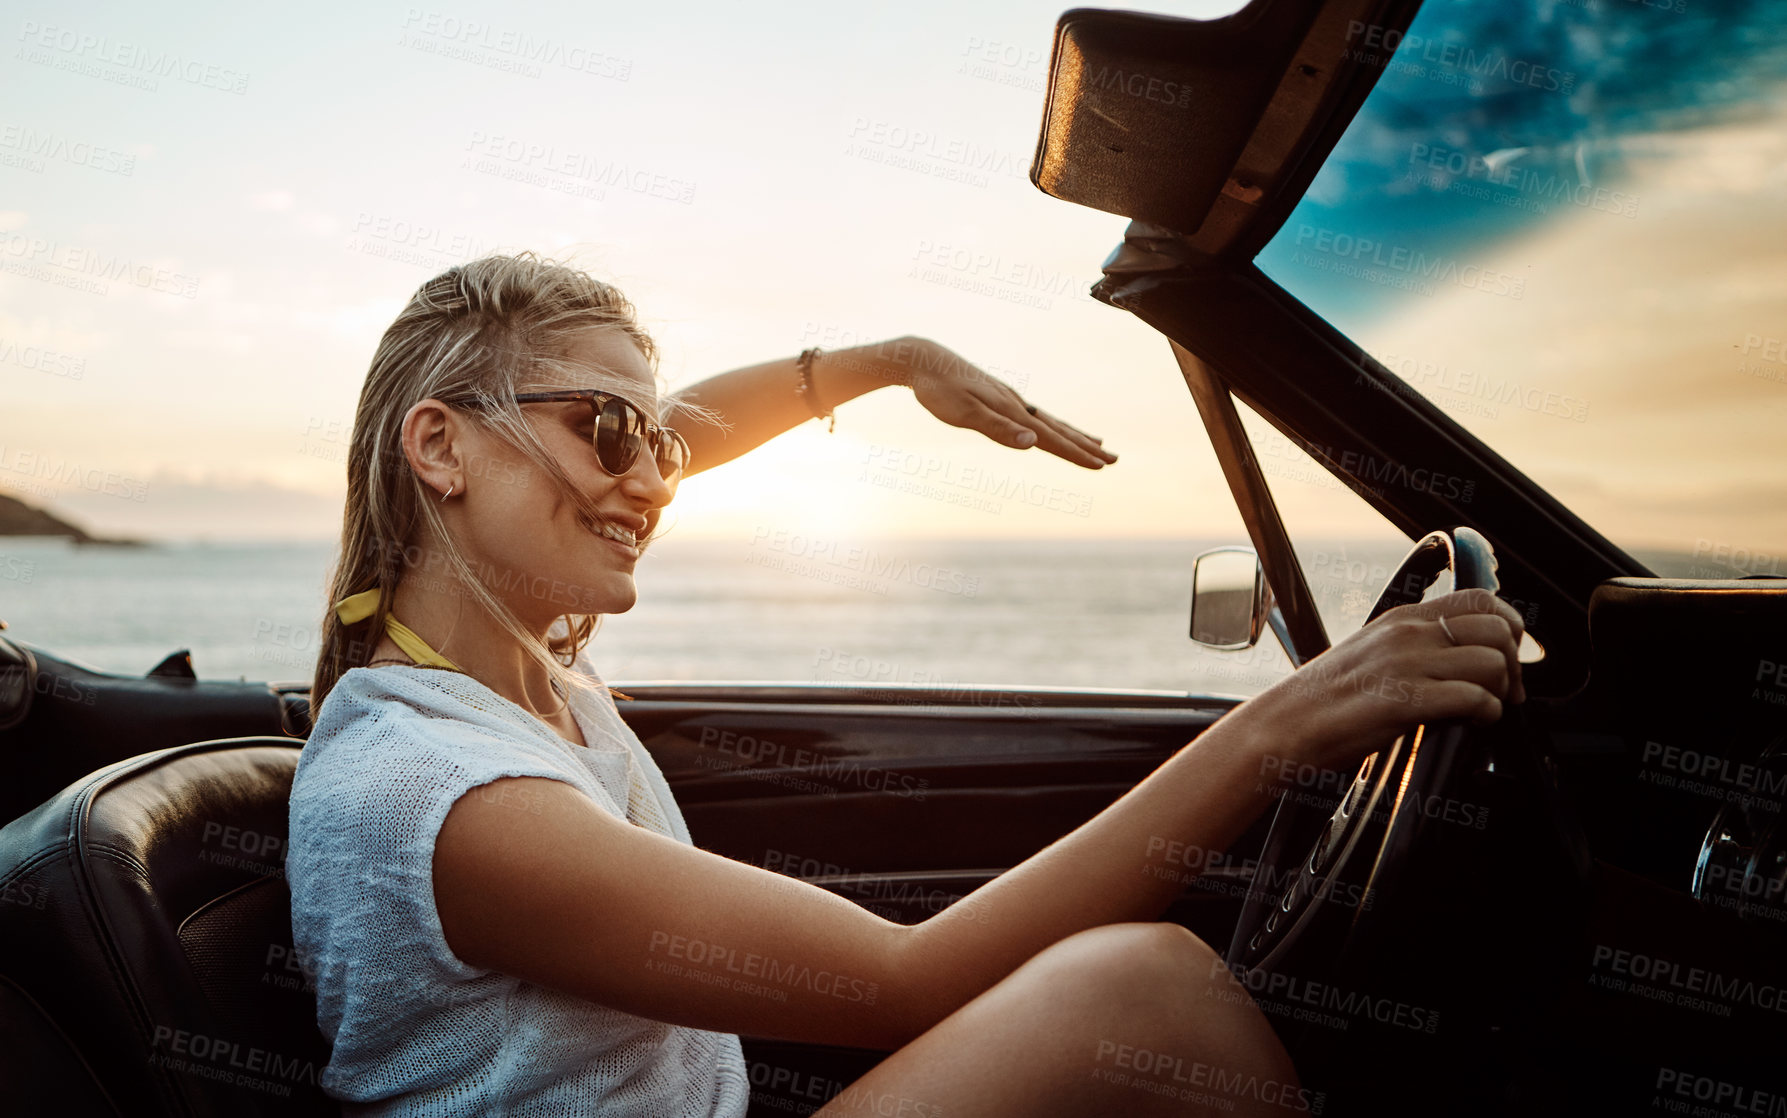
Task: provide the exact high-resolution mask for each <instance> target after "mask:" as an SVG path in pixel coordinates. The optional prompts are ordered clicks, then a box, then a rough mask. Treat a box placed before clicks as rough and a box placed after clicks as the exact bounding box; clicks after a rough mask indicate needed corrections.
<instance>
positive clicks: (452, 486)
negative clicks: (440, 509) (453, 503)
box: [441, 482, 459, 505]
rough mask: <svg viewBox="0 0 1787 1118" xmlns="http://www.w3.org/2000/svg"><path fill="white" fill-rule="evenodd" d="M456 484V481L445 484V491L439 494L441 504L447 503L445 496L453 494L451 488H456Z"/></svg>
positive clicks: (457, 484)
mask: <svg viewBox="0 0 1787 1118" xmlns="http://www.w3.org/2000/svg"><path fill="white" fill-rule="evenodd" d="M458 486H459V483H458V482H454V483H453V484H452V485H449V486H447V491H446V492H445V493H442V494H441V504H443V505H444V504H446V503H447V498H448V497H451V496H452V495H453V490H454V489H456V488H458Z"/></svg>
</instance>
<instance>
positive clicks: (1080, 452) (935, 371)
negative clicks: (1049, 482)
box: [912, 342, 1117, 470]
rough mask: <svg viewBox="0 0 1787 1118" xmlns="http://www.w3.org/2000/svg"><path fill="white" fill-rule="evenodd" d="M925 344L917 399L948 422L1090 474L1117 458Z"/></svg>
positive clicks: (942, 349) (1093, 438)
mask: <svg viewBox="0 0 1787 1118" xmlns="http://www.w3.org/2000/svg"><path fill="white" fill-rule="evenodd" d="M925 345H926V347H927V348H928V352H927V353H926V355H925V356H926V360H925V361H924V362H923V363H922V367H923V368H924V369H925V372H923V373H921V374H919V375H917V376H914V377H913V378H912V395H913V396H914V397H916V398H917V400H918V402H919V403H921V404H923V405H924V406H925V410H927V411H929V412H930V413H931V414H932V415H934V416H936V417H937V418H938V419H941V420H942V421H943V422H945V423H947V424H949V425H950V426H952V427H965V428H967V429H969V430H971V431H979V432H980V433H981V434H983V435H985V436H986V437H987V438H989V439H992V440H993V441H994V442H996V443H999V444H1000V445H1002V446H1009V447H1015V448H1017V449H1019V450H1026V449H1028V448H1030V447H1032V446H1034V447H1036V448H1037V449H1039V450H1046V451H1048V452H1049V453H1050V454H1053V455H1055V456H1056V457H1059V458H1065V459H1066V460H1067V461H1069V462H1072V463H1073V464H1074V465H1076V466H1085V467H1086V468H1087V469H1091V470H1096V469H1101V468H1102V467H1104V466H1105V465H1106V464H1108V463H1111V462H1115V461H1116V460H1117V456H1116V455H1115V454H1112V453H1111V452H1110V451H1108V450H1106V449H1105V448H1104V446H1103V445H1102V444H1103V442H1104V440H1103V439H1101V438H1099V437H1098V436H1096V435H1088V434H1087V433H1086V432H1084V431H1082V430H1080V429H1079V428H1078V427H1075V426H1074V425H1073V424H1071V423H1068V422H1067V421H1065V420H1062V419H1058V418H1056V417H1055V416H1053V415H1050V414H1049V413H1048V412H1046V411H1043V410H1042V409H1041V408H1038V407H1036V406H1035V405H1033V404H1030V403H1029V402H1027V401H1026V400H1025V399H1024V398H1023V397H1022V396H1019V395H1018V394H1017V392H1016V390H1014V389H1013V388H1012V387H1011V386H1010V385H1008V384H1006V383H1005V382H1004V381H1002V380H1000V379H999V378H998V377H995V376H993V375H992V374H990V373H987V372H984V371H983V370H981V369H979V368H977V367H975V366H974V365H972V364H970V363H969V362H968V361H966V360H965V359H963V358H962V357H960V356H958V355H957V354H955V353H954V352H952V351H951V350H949V349H948V348H947V347H945V346H941V345H938V344H937V343H936V342H926V343H925Z"/></svg>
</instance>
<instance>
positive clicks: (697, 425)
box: [666, 337, 1117, 474]
mask: <svg viewBox="0 0 1787 1118" xmlns="http://www.w3.org/2000/svg"><path fill="white" fill-rule="evenodd" d="M812 372H813V395H815V396H816V397H817V399H818V404H819V407H820V408H836V407H837V406H838V405H839V404H842V403H844V402H845V401H847V400H854V399H856V398H857V397H858V396H861V395H862V394H863V393H865V392H871V391H873V390H875V389H877V388H883V387H886V386H887V385H890V384H904V385H908V386H910V387H911V389H912V393H913V396H914V397H915V398H916V399H917V400H918V402H919V403H920V404H922V405H924V407H925V409H926V410H928V411H929V412H930V413H931V414H932V415H934V416H936V417H937V418H938V419H941V420H942V421H943V422H945V423H948V424H950V425H951V426H955V427H966V428H968V429H970V430H975V431H979V432H981V433H982V434H984V435H986V436H987V437H988V438H990V439H992V440H993V441H994V442H997V443H1000V444H1002V445H1005V446H1010V447H1015V448H1017V449H1020V450H1022V449H1027V448H1028V447H1031V446H1036V447H1038V448H1040V449H1042V450H1046V451H1048V452H1049V453H1051V454H1055V455H1059V456H1060V457H1062V458H1065V459H1066V460H1067V461H1069V462H1072V463H1074V464H1076V465H1080V466H1085V467H1087V468H1088V469H1098V468H1099V467H1101V466H1104V465H1105V464H1107V463H1109V462H1115V461H1116V460H1117V456H1116V455H1115V454H1112V453H1110V452H1109V451H1107V450H1105V449H1104V448H1103V447H1102V446H1101V445H1100V443H1101V441H1102V440H1100V439H1098V438H1096V437H1094V436H1092V435H1088V434H1086V433H1085V432H1084V431H1081V430H1080V429H1079V428H1077V427H1074V426H1073V425H1071V424H1069V423H1067V422H1065V421H1063V420H1061V419H1058V418H1056V417H1055V416H1053V415H1050V414H1049V413H1048V412H1046V411H1043V410H1041V409H1038V410H1037V411H1035V412H1030V411H1028V410H1026V404H1025V401H1024V400H1023V398H1022V397H1020V396H1019V395H1018V394H1017V393H1016V392H1015V391H1013V390H1012V388H1011V387H1010V386H1009V385H1007V384H1006V383H1005V382H1004V381H1001V380H1000V379H999V378H997V377H995V376H992V375H991V374H989V373H986V372H983V371H982V370H980V369H978V368H976V367H975V366H974V365H972V364H970V363H969V362H968V361H966V360H964V359H963V358H962V357H960V356H958V355H957V354H955V353H954V352H952V351H950V350H949V349H947V348H946V347H944V346H941V345H938V344H937V343H936V342H933V341H929V340H927V339H925V338H914V337H904V338H893V339H890V340H888V341H885V342H875V343H872V344H870V345H860V346H853V347H851V348H849V349H836V350H825V351H823V352H822V353H820V354H819V355H818V356H817V357H815V358H814V360H813V362H812ZM799 384H800V368H799V365H798V358H795V357H782V358H778V359H776V360H774V361H765V362H763V363H762V364H760V365H751V366H748V367H746V368H742V369H734V370H732V371H731V372H726V373H720V374H718V375H717V376H712V377H709V378H708V379H706V380H704V381H701V382H700V383H698V384H695V385H692V386H690V387H689V388H685V389H683V390H682V391H681V392H678V393H676V395H675V396H674V397H673V398H672V400H671V403H672V404H674V403H675V402H676V401H679V400H680V401H686V402H688V403H693V404H699V405H701V406H702V407H704V408H707V409H710V410H712V411H714V412H717V413H718V414H719V415H720V416H721V417H722V418H723V419H724V421H725V425H724V426H721V425H719V424H715V423H709V422H707V421H705V420H703V419H701V418H700V417H699V416H698V415H696V414H695V413H692V412H682V413H681V414H678V413H677V412H676V411H675V410H672V411H671V412H670V413H669V414H668V415H667V416H666V420H667V422H669V424H670V425H671V426H672V427H675V428H676V429H677V430H678V431H679V432H681V434H682V436H683V438H685V439H687V440H688V443H689V450H690V466H689V470H688V473H689V474H696V473H700V472H701V471H702V470H705V469H708V468H710V467H713V466H718V465H720V464H721V463H723V462H729V461H731V460H732V459H734V458H737V457H738V456H739V455H741V454H744V453H745V452H746V451H749V450H754V449H756V448H757V447H759V446H762V445H763V444H764V443H766V442H768V441H769V440H770V439H773V438H775V437H776V436H777V435H780V434H781V433H782V432H784V431H788V430H791V429H793V428H794V427H797V426H799V425H800V424H801V423H803V422H805V421H806V420H809V419H812V418H813V417H814V415H815V414H816V412H815V409H814V407H813V406H812V405H811V404H809V403H808V401H807V400H806V398H805V397H803V396H801V395H799V394H797V393H796V391H795V389H796V388H797V387H798V386H799Z"/></svg>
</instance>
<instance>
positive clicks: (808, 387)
mask: <svg viewBox="0 0 1787 1118" xmlns="http://www.w3.org/2000/svg"><path fill="white" fill-rule="evenodd" d="M818 355H819V347H818V346H813V347H811V348H809V349H803V350H801V351H800V356H799V357H797V358H795V361H794V364H795V367H797V368H798V369H800V383H799V384H797V385H795V386H794V394H795V395H796V396H805V397H806V398H807V406H808V407H810V408H812V409H813V414H814V415H816V416H818V417H819V418H820V419H823V420H826V421H828V422H829V424H830V426H828V427H827V428H826V431H827V432H831V433H835V432H836V431H837V429H838V417H837V416H836V415H834V414H833V413H832V410H831V409H830V408H826V409H825V410H824V411H820V410H819V394H818V393H817V392H815V391H814V390H813V358H814V357H817V356H818Z"/></svg>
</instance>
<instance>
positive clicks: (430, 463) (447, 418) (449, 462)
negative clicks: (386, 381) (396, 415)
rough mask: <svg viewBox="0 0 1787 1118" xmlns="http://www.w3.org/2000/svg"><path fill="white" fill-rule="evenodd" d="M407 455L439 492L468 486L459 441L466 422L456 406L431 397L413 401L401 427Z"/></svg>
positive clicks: (418, 471) (428, 482)
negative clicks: (457, 412) (454, 408)
mask: <svg viewBox="0 0 1787 1118" xmlns="http://www.w3.org/2000/svg"><path fill="white" fill-rule="evenodd" d="M401 433H402V444H403V455H404V457H405V458H407V459H408V460H409V464H410V469H412V470H414V471H415V473H416V476H417V477H419V478H421V479H422V483H423V484H424V485H427V486H428V487H429V488H431V489H433V490H434V491H435V492H436V493H446V492H448V491H449V490H455V489H456V490H461V491H462V490H464V488H465V481H464V476H463V471H462V469H461V461H462V459H463V457H464V448H462V447H461V446H460V445H459V444H460V442H461V441H462V440H463V439H464V438H465V436H466V433H467V428H466V425H465V424H464V423H463V422H462V420H461V417H460V416H459V415H457V414H455V413H454V411H453V409H452V408H449V407H448V406H447V405H445V404H443V403H441V402H440V401H439V400H436V399H433V398H432V397H430V398H429V399H426V400H419V401H417V402H416V403H415V404H413V405H411V407H410V410H409V411H408V412H406V413H405V414H404V417H403V426H402V428H401Z"/></svg>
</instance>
